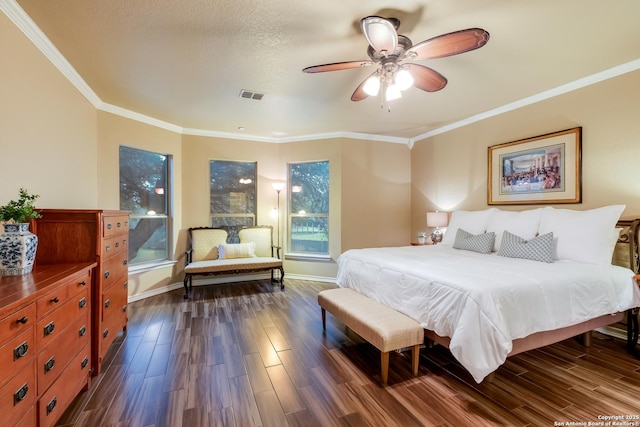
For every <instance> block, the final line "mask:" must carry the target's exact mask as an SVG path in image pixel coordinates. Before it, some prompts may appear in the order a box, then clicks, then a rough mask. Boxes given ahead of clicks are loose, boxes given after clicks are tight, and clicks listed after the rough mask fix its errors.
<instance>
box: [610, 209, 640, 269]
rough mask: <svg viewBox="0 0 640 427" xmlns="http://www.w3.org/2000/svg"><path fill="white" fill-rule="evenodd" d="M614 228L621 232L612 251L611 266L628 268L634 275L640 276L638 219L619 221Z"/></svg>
mask: <svg viewBox="0 0 640 427" xmlns="http://www.w3.org/2000/svg"><path fill="white" fill-rule="evenodd" d="M616 227H618V228H622V230H621V231H620V237H619V238H618V243H617V244H616V247H615V250H614V251H613V258H612V260H611V262H612V264H615V265H619V266H622V267H627V268H630V269H631V270H633V272H634V273H636V274H640V253H639V252H638V240H639V236H638V232H639V231H640V219H632V220H620V221H618V223H617V224H616Z"/></svg>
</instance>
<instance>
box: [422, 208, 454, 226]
mask: <svg viewBox="0 0 640 427" xmlns="http://www.w3.org/2000/svg"><path fill="white" fill-rule="evenodd" d="M448 223H449V214H448V213H447V212H437V211H436V212H427V227H446V226H447V224H448Z"/></svg>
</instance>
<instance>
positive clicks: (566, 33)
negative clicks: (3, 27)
mask: <svg viewBox="0 0 640 427" xmlns="http://www.w3.org/2000/svg"><path fill="white" fill-rule="evenodd" d="M0 1H1V2H4V3H17V5H19V7H21V8H22V9H24V11H25V12H26V13H27V14H28V15H29V17H30V18H31V19H32V20H33V21H34V23H35V24H36V25H37V26H38V27H39V28H40V29H41V30H42V31H43V32H44V34H45V35H46V37H47V38H48V39H49V40H51V42H52V43H53V44H54V45H55V46H56V47H57V49H58V50H59V51H60V53H61V54H62V55H63V56H64V57H65V58H66V60H67V61H69V63H70V64H71V65H72V66H73V68H74V69H75V70H76V71H77V73H78V74H79V75H80V76H81V78H82V79H83V80H84V81H85V82H86V83H87V84H88V85H89V87H91V89H92V90H93V91H94V92H95V94H97V96H98V97H99V98H100V100H101V101H102V102H104V103H107V104H110V105H112V106H115V107H120V108H123V109H126V110H130V111H132V112H136V113H140V114H143V115H146V116H149V117H153V118H155V119H158V120H162V121H164V122H167V123H170V124H173V125H175V126H178V127H180V128H184V129H186V130H187V131H190V132H194V131H203V132H204V131H208V132H219V133H235V134H239V135H242V136H243V137H247V138H251V137H258V138H266V139H268V138H272V139H295V138H304V137H308V136H310V135H318V134H332V133H340V132H355V133H364V134H371V135H382V136H393V137H399V138H416V137H420V135H424V134H426V133H428V132H431V131H433V130H434V129H440V128H442V127H443V126H447V125H449V124H451V123H454V122H458V121H461V120H465V119H467V118H469V117H472V116H474V115H477V114H482V113H485V112H487V111H490V110H493V109H496V108H500V107H502V106H504V105H506V104H510V103H513V102H516V101H519V100H522V99H524V98H527V97H531V96H533V95H536V94H539V93H541V92H544V91H548V90H551V89H553V88H557V87H559V86H562V85H566V84H569V83H571V82H573V81H575V80H578V79H581V78H584V77H587V76H590V75H593V74H595V73H601V72H603V71H605V70H609V69H612V68H614V67H617V66H620V65H621V64H625V63H629V62H630V61H635V60H637V59H638V58H640V30H639V29H638V28H640V27H639V26H638V18H640V1H638V0H615V1H610V2H605V1H602V0H538V1H525V0H484V1H477V0H455V1H453V0H423V1H403V2H400V3H401V4H398V3H399V2H396V1H375V0H373V1H366V2H363V1H361V0H340V1H338V0H325V1H322V2H314V1H308V0H304V1H290V0H288V1H285V0H269V1H264V0H240V1H238V0H233V1H230V0H216V1H212V0H180V1H178V0H153V1H150V0H108V1H105V0H56V1H43V0H17V2H16V1H15V0H0ZM368 15H382V16H385V17H397V18H399V19H400V20H401V25H400V28H399V33H400V34H404V35H406V36H408V37H409V38H411V40H412V41H413V43H414V44H415V43H418V42H420V41H422V40H425V39H428V38H431V37H434V36H437V35H440V34H443V33H447V32H451V31H456V30H460V29H465V28H470V27H481V28H484V29H485V30H487V31H488V32H489V33H490V34H491V38H490V40H489V43H488V44H487V45H486V46H485V47H483V48H481V49H478V50H475V51H472V52H468V53H465V54H461V55H457V56H452V57H448V58H441V59H434V60H428V61H419V63H421V64H423V65H428V66H429V67H431V68H434V69H435V70H437V71H439V72H440V73H442V74H443V75H444V76H445V77H446V78H447V79H448V81H449V83H448V85H447V86H446V87H445V88H444V89H443V90H441V91H439V92H435V93H427V92H423V91H420V90H418V89H410V90H409V91H407V92H405V93H404V96H403V98H401V99H399V100H396V101H393V102H392V103H391V104H390V106H391V111H390V112H389V111H387V110H386V109H381V108H380V101H379V99H378V98H369V99H366V100H364V101H361V102H352V101H350V96H351V93H352V92H353V90H354V89H355V88H356V86H357V85H358V84H359V83H360V82H361V81H362V80H363V79H364V78H365V77H366V76H367V75H368V74H370V73H371V71H372V69H371V68H367V69H352V70H343V71H335V72H329V73H320V74H304V73H302V72H301V70H302V69H303V68H304V67H307V66H310V65H317V64H324V63H330V62H340V61H349V60H364V59H368V57H367V55H366V49H367V42H366V40H365V38H364V36H363V35H362V33H361V32H360V30H359V27H358V22H359V20H360V19H361V18H362V17H365V16H368ZM242 89H248V90H252V91H257V92H261V93H264V94H265V96H264V98H263V99H262V100H261V101H256V100H251V99H244V98H241V97H240V96H239V94H240V91H241V90H242ZM239 127H243V128H244V130H243V131H240V130H239V129H238V128H239Z"/></svg>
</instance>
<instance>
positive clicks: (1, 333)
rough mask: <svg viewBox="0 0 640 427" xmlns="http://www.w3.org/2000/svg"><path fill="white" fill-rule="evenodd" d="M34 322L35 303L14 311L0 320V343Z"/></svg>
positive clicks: (24, 329) (29, 326)
mask: <svg viewBox="0 0 640 427" xmlns="http://www.w3.org/2000/svg"><path fill="white" fill-rule="evenodd" d="M35 324H36V305H35V304H29V305H28V306H26V307H24V308H22V309H20V310H18V311H15V312H13V313H11V314H10V315H8V316H7V317H5V318H4V319H2V320H0V343H3V342H5V341H6V340H7V339H9V338H11V337H13V336H15V335H18V334H20V333H22V332H24V331H26V330H27V329H29V328H31V327H32V326H33V325H35Z"/></svg>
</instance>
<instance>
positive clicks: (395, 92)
mask: <svg viewBox="0 0 640 427" xmlns="http://www.w3.org/2000/svg"><path fill="white" fill-rule="evenodd" d="M398 98H402V92H400V88H399V87H398V85H396V84H393V83H392V84H390V85H389V86H387V90H386V91H385V95H384V99H385V100H386V101H387V102H388V101H393V100H394V99H398Z"/></svg>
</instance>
